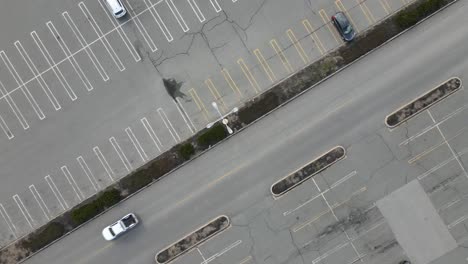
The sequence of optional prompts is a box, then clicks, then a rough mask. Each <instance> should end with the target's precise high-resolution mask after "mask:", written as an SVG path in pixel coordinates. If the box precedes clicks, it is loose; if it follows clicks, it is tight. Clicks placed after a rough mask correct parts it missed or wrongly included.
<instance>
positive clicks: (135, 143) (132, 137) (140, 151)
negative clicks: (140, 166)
mask: <svg viewBox="0 0 468 264" xmlns="http://www.w3.org/2000/svg"><path fill="white" fill-rule="evenodd" d="M125 133H127V136H128V138H130V141H132V143H133V146H134V147H135V149H136V151H137V152H138V154H139V155H140V158H141V160H142V161H143V162H146V161H147V160H148V155H146V152H145V150H144V149H143V147H142V146H141V144H140V141H138V138H137V137H136V136H135V134H134V133H133V131H132V129H131V128H130V127H127V128H125Z"/></svg>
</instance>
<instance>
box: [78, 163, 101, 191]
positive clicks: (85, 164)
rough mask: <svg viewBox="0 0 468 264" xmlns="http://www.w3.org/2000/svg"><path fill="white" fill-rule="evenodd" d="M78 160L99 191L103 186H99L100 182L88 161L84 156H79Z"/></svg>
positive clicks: (95, 188)
mask: <svg viewBox="0 0 468 264" xmlns="http://www.w3.org/2000/svg"><path fill="white" fill-rule="evenodd" d="M76 160H77V161H78V163H79V164H80V166H81V169H82V170H83V171H84V173H85V174H86V176H87V177H88V179H89V181H90V182H91V185H93V188H94V190H95V191H96V192H97V191H98V188H101V186H99V182H98V181H97V180H96V178H95V177H94V174H93V172H92V171H91V170H90V169H89V166H88V164H87V163H86V161H85V160H84V159H83V157H82V156H78V157H77V158H76Z"/></svg>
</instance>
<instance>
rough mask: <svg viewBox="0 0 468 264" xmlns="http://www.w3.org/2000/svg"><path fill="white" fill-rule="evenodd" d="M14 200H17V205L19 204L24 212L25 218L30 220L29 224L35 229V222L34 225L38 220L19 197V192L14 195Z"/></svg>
mask: <svg viewBox="0 0 468 264" xmlns="http://www.w3.org/2000/svg"><path fill="white" fill-rule="evenodd" d="M13 200H15V202H16V205H18V208H19V209H20V211H21V213H22V214H23V216H24V218H25V219H26V221H27V222H28V224H29V226H30V227H31V228H32V229H34V227H33V223H34V225H36V221H35V220H34V219H33V218H32V217H31V214H30V213H29V211H28V209H27V208H26V206H24V203H23V201H22V200H21V198H20V197H19V195H18V194H15V195H13Z"/></svg>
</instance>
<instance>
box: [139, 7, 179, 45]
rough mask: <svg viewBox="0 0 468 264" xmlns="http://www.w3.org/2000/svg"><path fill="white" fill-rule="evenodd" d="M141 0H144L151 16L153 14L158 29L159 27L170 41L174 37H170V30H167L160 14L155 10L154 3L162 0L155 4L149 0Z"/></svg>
mask: <svg viewBox="0 0 468 264" xmlns="http://www.w3.org/2000/svg"><path fill="white" fill-rule="evenodd" d="M143 1H144V2H145V5H146V8H147V9H149V11H150V13H151V16H153V18H154V21H155V22H156V24H158V27H159V29H161V31H162V33H163V34H164V36H165V37H166V40H167V42H172V41H173V40H174V38H173V37H172V35H171V32H169V30H168V29H167V27H166V24H164V21H163V20H162V19H161V16H160V15H159V13H158V11H157V10H156V5H158V4H159V3H161V2H162V0H160V1H158V2H157V3H155V4H152V3H151V1H150V0H143ZM156 17H157V18H156Z"/></svg>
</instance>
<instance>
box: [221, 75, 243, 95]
mask: <svg viewBox="0 0 468 264" xmlns="http://www.w3.org/2000/svg"><path fill="white" fill-rule="evenodd" d="M221 73H222V74H223V77H224V80H226V82H227V83H228V84H229V87H231V89H232V91H233V92H234V93H235V94H237V96H238V99H239V101H240V100H241V98H242V97H243V95H242V93H241V91H240V90H239V87H237V84H236V82H234V80H233V79H232V77H231V74H229V71H228V70H227V69H225V68H223V69H222V70H221Z"/></svg>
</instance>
